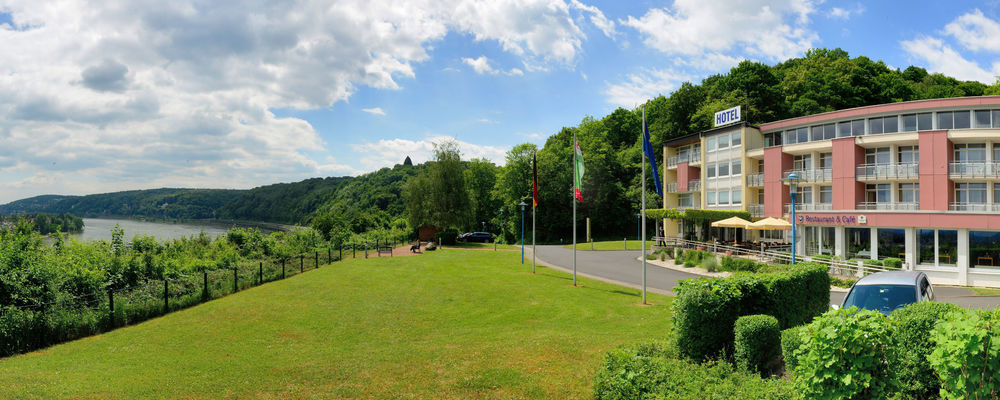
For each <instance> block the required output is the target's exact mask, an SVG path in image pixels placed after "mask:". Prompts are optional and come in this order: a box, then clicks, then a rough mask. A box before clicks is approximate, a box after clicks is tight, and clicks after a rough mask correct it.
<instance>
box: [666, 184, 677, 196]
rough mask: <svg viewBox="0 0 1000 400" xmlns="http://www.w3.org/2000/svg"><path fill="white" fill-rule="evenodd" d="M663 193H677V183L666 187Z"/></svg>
mask: <svg viewBox="0 0 1000 400" xmlns="http://www.w3.org/2000/svg"><path fill="white" fill-rule="evenodd" d="M663 191H664V192H667V193H677V182H670V183H668V184H666V185H664V187H663Z"/></svg>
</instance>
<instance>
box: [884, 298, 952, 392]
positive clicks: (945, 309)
mask: <svg viewBox="0 0 1000 400" xmlns="http://www.w3.org/2000/svg"><path fill="white" fill-rule="evenodd" d="M961 310H962V308H961V307H959V306H956V305H954V304H950V303H937V302H931V301H922V302H919V303H914V304H910V305H908V306H906V307H905V308H901V309H898V310H896V311H893V312H892V314H890V315H889V319H890V320H893V321H895V322H896V329H895V330H894V331H893V332H892V335H891V337H890V339H891V343H892V348H893V352H892V354H891V355H890V356H891V361H890V363H889V366H890V367H891V368H892V371H893V375H894V376H895V377H896V381H897V382H898V390H899V391H900V392H901V394H903V395H904V397H907V398H914V399H928V398H934V397H936V396H937V394H938V392H940V390H941V383H940V382H939V381H938V378H937V375H936V374H935V373H934V370H933V369H931V367H930V365H929V364H928V363H927V355H928V354H930V353H931V351H932V350H934V345H933V343H931V331H932V330H933V329H934V325H935V324H936V323H937V322H938V321H940V320H941V319H943V318H944V317H945V316H947V315H948V314H950V313H953V312H956V311H961Z"/></svg>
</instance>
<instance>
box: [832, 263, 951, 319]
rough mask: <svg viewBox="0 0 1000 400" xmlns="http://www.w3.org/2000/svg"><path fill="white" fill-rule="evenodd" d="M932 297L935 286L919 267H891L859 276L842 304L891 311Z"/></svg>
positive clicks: (844, 306) (932, 298)
mask: <svg viewBox="0 0 1000 400" xmlns="http://www.w3.org/2000/svg"><path fill="white" fill-rule="evenodd" d="M931 300H934V288H933V287H931V282H930V281H929V280H928V279H927V274H925V273H923V272H917V271H889V272H879V273H875V274H871V275H868V276H865V277H864V278H861V279H859V280H858V281H857V282H856V283H855V284H854V286H851V290H850V291H849V292H847V296H846V297H844V304H842V305H841V306H842V307H843V308H848V307H851V306H856V307H858V308H864V309H866V310H874V311H878V312H881V313H882V314H886V315H889V313H891V312H892V311H893V310H895V309H898V308H903V307H906V305H907V304H912V303H916V302H918V301H931ZM833 308H834V309H836V308H837V307H836V306H834V307H833Z"/></svg>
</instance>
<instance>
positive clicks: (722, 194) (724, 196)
mask: <svg viewBox="0 0 1000 400" xmlns="http://www.w3.org/2000/svg"><path fill="white" fill-rule="evenodd" d="M724 204H729V191H728V190H720V191H719V205H724Z"/></svg>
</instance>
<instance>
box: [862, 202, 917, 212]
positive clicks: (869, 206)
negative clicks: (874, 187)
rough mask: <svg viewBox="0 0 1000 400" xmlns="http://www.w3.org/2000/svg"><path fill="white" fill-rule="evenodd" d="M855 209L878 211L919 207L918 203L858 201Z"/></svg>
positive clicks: (905, 209) (915, 208) (907, 209)
mask: <svg viewBox="0 0 1000 400" xmlns="http://www.w3.org/2000/svg"><path fill="white" fill-rule="evenodd" d="M855 209H857V210H878V211H913V210H919V209H920V203H872V202H863V203H858V204H857V206H856V207H855Z"/></svg>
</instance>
